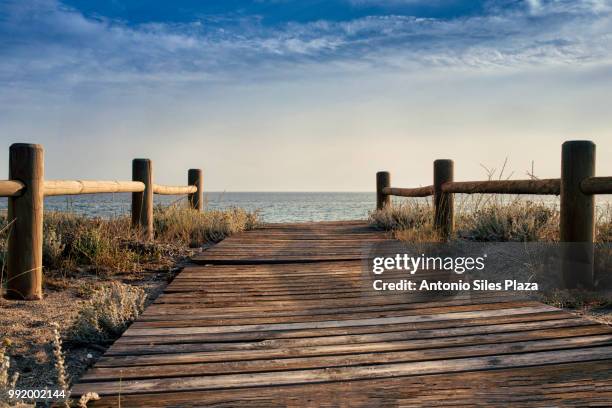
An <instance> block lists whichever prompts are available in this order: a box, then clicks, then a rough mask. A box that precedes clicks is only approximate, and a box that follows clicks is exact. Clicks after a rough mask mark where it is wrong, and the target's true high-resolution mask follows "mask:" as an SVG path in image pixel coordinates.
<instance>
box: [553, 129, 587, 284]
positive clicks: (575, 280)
mask: <svg viewBox="0 0 612 408" xmlns="http://www.w3.org/2000/svg"><path fill="white" fill-rule="evenodd" d="M561 150H562V151H561V220H560V228H559V229H560V239H561V242H564V243H565V244H563V245H564V246H565V248H564V259H563V267H562V269H563V279H564V281H565V284H566V286H567V287H568V288H575V287H585V288H588V287H591V286H592V285H593V242H594V233H595V197H594V196H593V195H587V194H584V193H583V192H582V190H581V189H580V183H581V182H582V180H584V179H585V178H588V177H593V176H595V144H594V143H593V142H591V141H586V140H575V141H568V142H565V143H563V146H562V149H561Z"/></svg>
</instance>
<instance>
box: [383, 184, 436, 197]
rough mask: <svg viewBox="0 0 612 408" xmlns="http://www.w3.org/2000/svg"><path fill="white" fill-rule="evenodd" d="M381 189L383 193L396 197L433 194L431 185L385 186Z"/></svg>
mask: <svg viewBox="0 0 612 408" xmlns="http://www.w3.org/2000/svg"><path fill="white" fill-rule="evenodd" d="M382 191H383V194H386V195H392V196H397V197H428V196H430V195H433V186H425V187H416V188H397V187H385V188H383V190H382Z"/></svg>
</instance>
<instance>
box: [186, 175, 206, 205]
mask: <svg viewBox="0 0 612 408" xmlns="http://www.w3.org/2000/svg"><path fill="white" fill-rule="evenodd" d="M187 184H189V185H190V186H196V187H197V188H198V190H197V191H196V192H195V193H193V194H189V196H188V197H187V198H188V200H189V205H190V206H191V208H193V209H194V210H198V211H202V207H203V204H204V202H203V197H202V194H203V192H204V190H203V185H204V181H203V179H202V170H201V169H189V171H188V172H187Z"/></svg>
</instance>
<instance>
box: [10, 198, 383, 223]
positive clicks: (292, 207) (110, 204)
mask: <svg viewBox="0 0 612 408" xmlns="http://www.w3.org/2000/svg"><path fill="white" fill-rule="evenodd" d="M185 200H186V196H167V195H155V196H154V203H155V204H156V205H157V204H160V205H171V204H175V203H177V204H180V203H181V202H182V201H185ZM130 203H131V194H130V193H118V194H87V195H74V196H54V197H46V198H45V211H70V212H74V213H78V214H83V215H87V216H92V217H102V218H112V217H117V216H121V215H125V214H129V212H130V205H131V204H130ZM7 205H8V200H7V199H6V198H3V199H0V210H4V209H6V208H7ZM204 207H205V208H207V209H227V208H231V207H240V208H243V209H245V210H249V211H258V212H259V214H260V216H261V218H262V219H263V221H265V222H302V221H304V222H306V221H339V220H355V219H366V218H367V217H368V212H369V211H372V210H373V209H374V208H375V207H376V195H375V194H374V193H344V192H343V193H329V192H318V193H312V192H308V193H305V192H208V193H206V194H205V195H204Z"/></svg>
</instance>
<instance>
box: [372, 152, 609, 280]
mask: <svg viewBox="0 0 612 408" xmlns="http://www.w3.org/2000/svg"><path fill="white" fill-rule="evenodd" d="M453 175H454V163H453V161H452V160H436V161H434V166H433V176H434V177H433V181H434V184H433V185H432V186H426V187H418V188H395V187H391V174H390V173H389V172H387V171H379V172H378V173H376V208H377V209H378V210H381V209H384V208H388V207H389V206H391V196H400V197H427V196H433V197H434V198H433V204H434V205H433V210H434V228H435V229H436V231H437V232H438V234H439V236H440V238H442V239H450V238H451V237H452V233H453V228H454V213H453V207H454V205H453V200H454V194H530V195H531V194H533V195H559V196H560V200H559V209H560V210H559V240H560V241H561V242H565V243H573V244H576V243H579V244H588V245H583V246H581V247H580V248H578V249H576V248H577V247H574V248H573V249H567V250H566V252H567V253H565V254H564V259H563V263H562V274H563V277H564V281H565V283H566V285H567V287H568V288H575V287H583V288H592V287H593V285H594V283H595V281H594V261H593V260H594V258H593V253H594V252H593V245H592V244H593V243H594V236H595V197H594V196H595V195H596V194H612V177H595V144H594V143H593V142H591V141H588V140H573V141H568V142H565V143H563V145H562V147H561V177H560V178H556V179H542V180H537V179H533V180H487V181H461V182H457V181H454V179H453V177H454V176H453ZM568 248H569V247H568Z"/></svg>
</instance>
